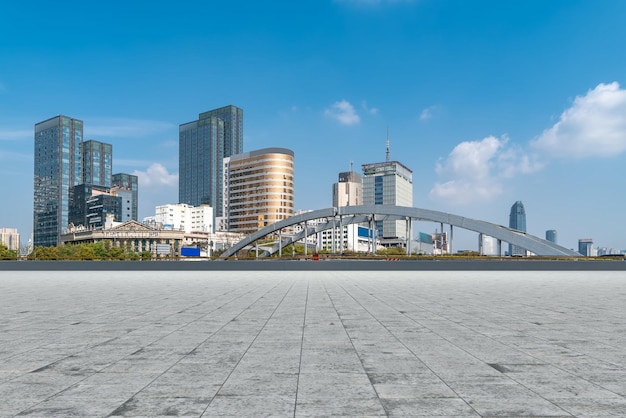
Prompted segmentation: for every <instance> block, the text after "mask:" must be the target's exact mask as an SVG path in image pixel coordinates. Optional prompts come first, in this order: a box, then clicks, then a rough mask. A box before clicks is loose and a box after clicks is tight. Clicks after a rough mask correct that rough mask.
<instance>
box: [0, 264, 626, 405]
mask: <svg viewBox="0 0 626 418" xmlns="http://www.w3.org/2000/svg"><path fill="white" fill-rule="evenodd" d="M14 416H18V417H22V416H24V417H139V416H144V417H158V416H185V417H200V416H202V417H219V416H232V417H242V416H252V417H261V416H273V417H283V416H285V417H308V416H361V417H364V416H365V417H385V416H392V417H395V416H398V417H413V416H414V417H571V416H576V417H609V416H626V272H592V271H591V272H590V271H586V272H556V271H555V272H541V271H534V272H517V271H515V272H502V271H492V272H488V271H473V272H470V271H468V272H463V271H457V272H441V271H438V272H434V271H433V272H428V271H418V272H410V271H406V272H402V271H394V272H389V273H385V272H364V271H354V272H350V271H341V272H339V271H337V272H333V271H324V272H319V271H318V272H316V271H311V272H307V271H295V272H294V271H280V272H279V271H276V272H272V271H265V272H249V271H246V272H237V271H223V272H219V271H205V272H202V271H199V272H194V271H185V272H158V271H145V272H141V271H134V272H115V271H113V272H112V271H90V272H84V271H82V272H81V271H70V272H67V271H54V272H53V271H49V272H45V271H44V272H19V271H16V272H0V417H14Z"/></svg>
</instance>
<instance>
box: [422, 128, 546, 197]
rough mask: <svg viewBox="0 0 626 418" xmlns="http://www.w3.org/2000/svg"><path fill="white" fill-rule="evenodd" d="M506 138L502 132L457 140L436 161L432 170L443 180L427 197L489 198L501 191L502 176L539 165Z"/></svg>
mask: <svg viewBox="0 0 626 418" xmlns="http://www.w3.org/2000/svg"><path fill="white" fill-rule="evenodd" d="M508 141H509V140H508V138H507V137H506V136H503V137H501V138H496V137H494V136H489V137H486V138H484V139H482V140H480V141H466V142H461V143H460V144H458V145H457V146H456V147H454V149H453V150H452V152H450V154H449V155H448V157H447V158H446V159H445V160H443V161H440V162H438V163H437V166H436V171H437V174H438V175H439V177H440V178H443V181H442V182H438V183H436V184H435V185H434V187H433V188H432V189H431V191H430V196H431V198H433V199H436V200H446V201H450V202H452V203H456V204H467V203H472V202H480V201H486V200H490V199H492V198H494V197H495V196H498V195H499V194H501V193H502V191H503V186H502V179H504V178H510V177H512V176H513V175H515V174H517V173H524V174H528V173H532V172H534V171H537V170H539V169H541V168H542V165H541V164H539V163H537V162H535V159H534V158H533V157H532V156H529V155H526V154H525V153H524V152H523V151H522V150H521V149H519V148H517V147H515V146H509V145H508Z"/></svg>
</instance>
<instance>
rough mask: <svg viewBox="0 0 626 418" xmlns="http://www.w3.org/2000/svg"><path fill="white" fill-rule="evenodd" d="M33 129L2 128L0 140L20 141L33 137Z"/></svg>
mask: <svg viewBox="0 0 626 418" xmlns="http://www.w3.org/2000/svg"><path fill="white" fill-rule="evenodd" d="M34 137H35V133H34V131H33V130H25V129H22V130H0V141H19V140H22V139H33V138H34Z"/></svg>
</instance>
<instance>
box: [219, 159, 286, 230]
mask: <svg viewBox="0 0 626 418" xmlns="http://www.w3.org/2000/svg"><path fill="white" fill-rule="evenodd" d="M293 160H294V159H293V151H291V150H289V149H286V148H263V149H260V150H257V151H250V152H246V153H242V154H236V155H231V156H230V157H229V160H227V161H226V164H227V165H228V186H227V195H226V196H228V206H227V212H228V230H229V231H234V232H241V233H244V234H251V233H253V232H255V231H258V230H259V229H261V228H263V227H264V226H267V225H270V224H273V223H275V222H277V221H280V220H282V219H287V218H289V217H291V216H293V212H294V209H293V201H294V183H293Z"/></svg>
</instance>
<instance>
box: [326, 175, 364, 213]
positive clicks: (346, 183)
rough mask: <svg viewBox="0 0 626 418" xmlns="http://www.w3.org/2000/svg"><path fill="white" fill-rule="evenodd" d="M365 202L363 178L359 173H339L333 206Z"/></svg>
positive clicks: (334, 185) (355, 204) (334, 188)
mask: <svg viewBox="0 0 626 418" xmlns="http://www.w3.org/2000/svg"><path fill="white" fill-rule="evenodd" d="M362 204H363V180H362V179H361V175H360V174H359V173H355V172H354V171H352V170H351V171H346V172H344V173H339V182H338V183H335V184H333V207H335V208H339V207H342V206H357V205H362Z"/></svg>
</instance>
